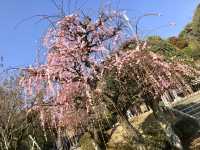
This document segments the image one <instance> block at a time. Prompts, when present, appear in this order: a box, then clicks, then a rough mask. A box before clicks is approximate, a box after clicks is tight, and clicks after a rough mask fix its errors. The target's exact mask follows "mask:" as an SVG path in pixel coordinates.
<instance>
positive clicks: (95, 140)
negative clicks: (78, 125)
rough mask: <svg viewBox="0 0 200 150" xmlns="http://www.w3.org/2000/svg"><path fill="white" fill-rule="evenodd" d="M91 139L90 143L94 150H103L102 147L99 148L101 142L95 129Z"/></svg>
mask: <svg viewBox="0 0 200 150" xmlns="http://www.w3.org/2000/svg"><path fill="white" fill-rule="evenodd" d="M92 137H93V141H92V143H93V145H94V149H95V150H102V149H103V148H102V146H101V145H102V141H101V139H100V137H99V133H98V131H97V129H94V131H93V136H92Z"/></svg>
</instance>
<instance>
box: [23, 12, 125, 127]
mask: <svg viewBox="0 0 200 150" xmlns="http://www.w3.org/2000/svg"><path fill="white" fill-rule="evenodd" d="M116 20H117V21H116ZM124 27H125V25H124V23H123V17H122V16H121V14H120V13H117V12H115V11H113V12H112V13H109V14H106V13H101V14H100V16H99V17H98V19H97V20H96V21H92V19H91V18H90V17H88V16H86V17H84V18H81V17H80V16H79V15H78V14H71V15H69V16H65V17H64V18H61V19H60V20H59V21H58V22H57V24H56V28H50V29H49V30H48V32H47V34H46V36H45V38H44V45H45V46H46V47H47V49H48V53H47V60H46V63H45V64H43V65H40V66H39V67H29V68H27V69H24V70H23V72H24V76H23V78H22V80H21V85H22V86H25V87H27V88H26V89H27V91H28V93H30V94H33V93H35V94H37V93H39V92H40V91H41V90H44V89H45V94H44V95H45V98H44V101H43V102H42V103H39V104H38V103H37V102H35V105H34V108H35V109H37V110H38V111H40V112H41V119H42V121H43V124H44V123H45V122H46V121H47V120H48V121H49V120H51V122H52V125H54V126H58V125H63V126H76V127H77V125H80V124H81V125H82V124H84V123H86V122H88V120H87V118H88V115H90V114H91V113H94V112H92V111H93V110H92V105H93V104H92V95H91V90H92V89H94V88H95V87H96V82H97V80H98V74H99V73H100V72H101V69H102V68H101V65H99V64H98V63H97V61H98V60H95V59H92V55H93V54H95V53H96V54H99V55H100V54H102V53H107V51H110V49H109V48H110V45H112V48H114V47H115V46H116V43H117V41H118V40H119V38H120V35H121V34H122V33H121V30H122V29H123V28H124ZM111 43H112V44H111ZM113 45H114V46H113ZM111 51H112V50H111ZM50 99H51V100H50ZM44 105H45V108H44ZM46 105H49V106H50V107H46ZM67 112H74V113H70V114H71V115H69V113H67ZM77 113H78V115H77ZM49 114H50V115H49Z"/></svg>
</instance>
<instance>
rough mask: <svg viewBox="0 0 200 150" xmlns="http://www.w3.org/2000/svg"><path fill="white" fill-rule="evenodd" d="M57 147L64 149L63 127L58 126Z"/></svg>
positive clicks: (60, 149) (58, 149) (59, 149)
mask: <svg viewBox="0 0 200 150" xmlns="http://www.w3.org/2000/svg"><path fill="white" fill-rule="evenodd" d="M56 148H57V150H64V149H63V143H62V135H61V128H60V127H59V128H58V132H57V141H56Z"/></svg>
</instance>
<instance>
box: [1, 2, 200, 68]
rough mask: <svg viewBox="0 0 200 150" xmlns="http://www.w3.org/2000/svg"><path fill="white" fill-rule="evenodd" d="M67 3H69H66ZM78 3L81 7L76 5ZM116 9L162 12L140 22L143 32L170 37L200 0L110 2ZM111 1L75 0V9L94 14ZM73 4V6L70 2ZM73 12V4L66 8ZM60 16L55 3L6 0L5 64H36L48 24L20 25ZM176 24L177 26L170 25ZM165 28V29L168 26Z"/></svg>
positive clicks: (3, 22)
mask: <svg viewBox="0 0 200 150" xmlns="http://www.w3.org/2000/svg"><path fill="white" fill-rule="evenodd" d="M65 1H67V0H65ZM75 1H77V5H75ZM110 1H111V2H112V4H113V7H114V8H118V9H119V8H120V9H124V10H127V13H128V15H129V17H130V18H135V17H137V16H140V15H142V14H144V13H148V12H157V13H161V14H162V16H160V17H155V16H154V17H148V18H144V19H143V20H142V21H141V23H140V28H142V29H143V30H146V29H153V28H157V27H160V26H163V28H160V29H159V30H154V31H153V32H151V34H156V35H161V36H163V37H168V36H172V35H177V34H178V33H179V32H180V31H181V30H182V28H183V27H184V26H185V25H186V24H187V23H188V22H189V21H190V20H191V19H192V15H193V12H194V10H195V8H196V6H197V4H198V3H199V2H200V0H110ZM102 3H108V0H104V2H102V0H101V1H100V0H71V10H72V9H73V8H75V7H76V8H79V7H81V8H82V9H83V10H84V11H85V12H87V13H88V14H91V15H93V14H94V12H95V10H97V9H98V8H99V6H100V5H101V4H102ZM66 4H69V3H66ZM65 9H66V11H67V12H68V11H69V5H65ZM40 14H42V15H45V14H47V15H56V14H58V10H57V9H56V7H55V5H54V4H53V3H52V1H51V0H2V1H1V3H0V56H4V64H5V66H6V67H9V66H27V65H29V64H33V62H34V58H35V54H36V49H37V48H38V47H40V42H39V41H40V39H41V36H42V35H43V33H44V32H45V31H46V30H47V27H48V23H47V22H45V21H42V22H40V23H36V22H37V21H38V20H39V18H34V19H31V20H27V21H26V22H24V23H21V24H20V25H19V26H18V27H17V28H15V26H16V24H17V23H19V22H20V21H22V20H23V19H25V18H27V17H31V16H33V15H40ZM170 22H176V26H175V27H169V26H167V25H168V24H169V23H170ZM164 26H165V27H164Z"/></svg>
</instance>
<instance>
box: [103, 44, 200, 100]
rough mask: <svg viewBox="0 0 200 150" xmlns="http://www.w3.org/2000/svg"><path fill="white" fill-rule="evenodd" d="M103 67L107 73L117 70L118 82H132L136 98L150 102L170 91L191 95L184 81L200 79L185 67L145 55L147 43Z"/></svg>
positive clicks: (122, 54) (153, 55)
mask: <svg viewBox="0 0 200 150" xmlns="http://www.w3.org/2000/svg"><path fill="white" fill-rule="evenodd" d="M104 66H105V70H104V71H105V72H107V73H108V72H110V71H112V70H117V77H116V79H118V80H119V81H120V80H122V79H124V80H127V81H128V80H132V81H135V82H136V83H137V85H136V87H135V88H138V89H140V90H139V91H140V93H138V94H140V95H141V94H142V95H145V94H146V93H148V94H151V96H152V97H153V99H159V100H160V99H161V96H162V94H163V93H164V92H165V91H167V90H169V89H181V90H182V91H183V92H184V93H185V94H186V93H190V92H192V90H191V88H190V86H189V85H188V83H187V81H186V78H187V77H188V78H197V77H198V76H199V75H200V71H198V70H195V69H194V68H192V67H190V66H188V65H185V64H182V63H181V62H167V61H166V60H165V59H164V57H162V56H160V55H158V54H155V53H153V52H150V51H148V49H147V47H146V43H144V45H143V46H142V47H140V50H139V51H138V50H137V51H136V50H129V51H127V52H121V53H119V54H118V55H115V56H113V57H111V59H110V60H107V62H106V63H105V65H104ZM124 82H125V81H124Z"/></svg>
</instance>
